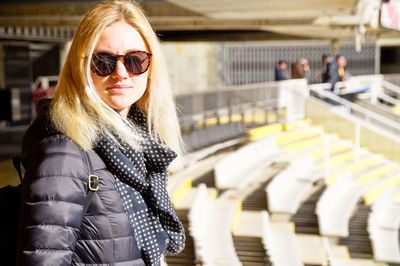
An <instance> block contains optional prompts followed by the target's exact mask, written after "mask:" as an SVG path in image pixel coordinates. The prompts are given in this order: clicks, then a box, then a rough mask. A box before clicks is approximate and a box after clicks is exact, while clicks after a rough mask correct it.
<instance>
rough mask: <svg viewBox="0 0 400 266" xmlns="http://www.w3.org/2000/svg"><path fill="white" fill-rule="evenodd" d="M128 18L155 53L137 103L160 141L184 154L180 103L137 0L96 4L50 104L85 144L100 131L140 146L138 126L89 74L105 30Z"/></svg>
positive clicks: (61, 124)
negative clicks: (98, 90)
mask: <svg viewBox="0 0 400 266" xmlns="http://www.w3.org/2000/svg"><path fill="white" fill-rule="evenodd" d="M121 20H124V21H125V22H127V23H128V24H130V25H131V26H132V27H134V28H135V29H136V30H137V31H138V32H139V33H140V34H141V36H142V38H143V40H144V42H145V44H146V46H147V47H148V49H149V51H150V52H151V53H152V54H153V56H152V62H151V67H150V70H149V71H150V72H149V76H148V81H147V88H146V91H145V93H144V95H143V96H142V97H141V98H140V99H139V100H138V101H137V102H136V103H135V105H136V106H137V107H138V108H139V109H140V110H141V111H142V112H144V113H145V115H146V116H147V129H148V131H149V133H150V134H151V136H152V137H153V138H154V139H155V140H156V141H158V142H165V144H166V145H167V146H168V147H170V148H171V149H173V150H174V151H175V152H176V153H178V154H182V151H183V145H182V138H181V133H180V127H179V123H178V119H177V114H176V107H175V103H174V100H173V96H172V91H171V85H170V82H169V78H168V75H167V69H166V64H165V62H164V58H163V55H162V52H161V48H160V44H159V41H158V38H157V36H156V34H155V33H154V31H153V29H152V27H151V25H150V23H149V22H148V19H147V18H146V16H145V14H144V12H143V11H142V10H141V8H140V7H139V5H138V4H137V3H135V2H131V1H125V0H117V1H107V2H104V3H101V4H99V5H97V6H95V7H94V8H93V9H92V10H91V11H89V12H88V13H87V14H86V16H85V17H84V18H83V20H82V21H81V23H80V24H79V26H78V28H77V30H76V33H75V35H74V38H73V40H72V44H71V47H70V50H69V52H68V55H67V58H66V61H65V64H64V67H63V69H62V71H61V74H60V78H59V82H58V85H57V87H56V91H55V95H54V99H53V101H52V105H51V119H52V121H53V123H54V124H55V126H56V128H57V129H58V130H60V131H61V132H63V133H64V134H66V135H67V136H69V137H70V138H71V139H72V140H73V141H75V142H76V143H77V144H78V145H79V146H80V147H82V148H83V149H85V150H87V149H90V148H92V147H93V146H94V145H95V143H96V141H97V140H98V137H99V135H100V133H104V134H106V135H108V136H109V137H111V138H112V139H114V140H115V136H116V137H118V138H120V139H122V140H124V141H126V142H127V143H128V144H129V145H130V146H131V147H134V148H140V147H139V145H138V142H139V141H141V137H140V135H139V134H138V133H137V131H136V127H135V126H134V125H133V124H132V123H130V122H129V121H128V120H127V119H125V118H124V117H122V116H120V115H119V114H118V113H117V112H116V111H114V110H112V109H111V108H110V107H109V106H108V105H106V104H105V103H104V102H103V101H102V100H101V99H100V97H99V96H98V95H97V93H96V90H95V88H94V85H93V81H92V79H91V75H90V58H91V55H92V53H93V51H94V48H95V46H96V43H97V41H98V40H99V37H100V35H101V34H102V32H103V30H104V29H105V28H106V27H107V26H110V25H111V24H113V23H115V22H118V21H121Z"/></svg>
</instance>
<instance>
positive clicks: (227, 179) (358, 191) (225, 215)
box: [190, 123, 399, 265]
mask: <svg viewBox="0 0 400 266" xmlns="http://www.w3.org/2000/svg"><path fill="white" fill-rule="evenodd" d="M268 127H269V129H268V128H264V129H263V130H259V132H260V131H263V135H264V136H263V137H264V138H260V136H258V137H255V136H252V134H251V132H250V135H251V139H253V140H254V142H251V143H249V144H247V145H245V146H243V147H242V148H240V149H239V150H236V151H235V152H233V153H228V154H227V155H226V156H225V157H224V158H223V159H221V160H219V161H218V162H217V163H216V164H215V166H214V178H215V185H216V188H217V189H222V190H228V191H229V190H232V191H240V190H241V189H244V188H245V187H248V186H249V184H250V185H251V184H252V183H254V182H255V180H256V179H257V178H259V177H260V173H261V172H260V171H261V169H265V167H266V166H267V165H273V164H274V163H276V162H279V161H285V160H286V161H287V162H289V164H288V167H286V168H285V169H284V170H283V171H281V172H280V173H279V174H278V175H276V176H274V178H272V180H271V181H270V182H269V183H268V184H266V185H265V187H264V189H265V194H266V199H267V203H268V204H267V205H268V211H270V213H271V214H275V213H286V214H290V215H294V214H295V213H296V212H298V211H299V209H300V206H301V204H302V203H303V202H304V201H305V199H306V198H307V197H309V196H310V193H312V191H313V190H315V184H316V182H319V181H324V182H325V184H326V185H325V186H326V189H325V190H324V191H323V192H322V195H321V196H320V197H319V198H318V199H317V200H318V203H317V207H316V208H315V210H314V211H315V212H316V214H317V217H318V225H319V234H320V236H324V237H329V236H333V237H334V238H333V239H335V238H337V237H346V236H348V234H349V232H348V228H349V220H350V217H352V215H353V214H354V210H355V208H356V206H357V204H358V203H359V200H360V199H364V201H365V202H367V199H368V204H374V203H375V202H376V199H377V198H378V197H379V195H381V194H382V193H383V191H384V190H385V188H387V187H390V186H396V185H397V184H398V183H399V181H398V178H397V179H394V178H395V177H394V176H393V172H394V171H395V170H396V169H397V168H396V165H393V164H388V163H387V162H386V161H385V160H380V159H379V158H376V157H374V156H373V155H372V154H370V153H368V152H366V151H357V152H356V151H354V150H352V146H351V144H349V143H343V141H340V140H338V139H337V138H336V137H334V136H324V137H321V134H320V133H322V132H320V130H319V129H318V128H317V127H310V126H308V125H304V124H302V123H295V124H293V125H287V127H286V129H289V130H286V131H283V129H284V127H282V126H281V125H280V126H277V125H271V126H268ZM321 139H322V140H323V141H322V142H321ZM327 140H329V145H327V143H326V141H327ZM326 148H328V150H326ZM377 162H378V163H377ZM325 166H329V170H328V171H326V168H325ZM249 173H250V174H249ZM251 173H257V174H251ZM323 177H324V178H323ZM395 181H396V182H395ZM372 192H373V193H372ZM371 195H373V196H371ZM220 197H221V196H220ZM220 200H221V199H220ZM217 201H218V198H217V200H216V202H217ZM198 202H202V204H200V203H198V204H197V205H195V204H193V205H192V208H194V210H195V209H196V208H199V207H200V208H204V209H205V210H206V209H209V211H212V213H213V217H214V218H216V219H212V218H210V220H209V221H212V223H213V224H218V225H220V226H222V227H223V228H224V229H223V230H221V229H219V230H218V232H219V233H221V234H222V232H223V234H222V235H218V237H219V238H220V239H224V241H225V242H226V243H225V245H228V246H229V248H228V249H221V250H222V251H223V252H227V253H226V256H228V255H227V254H228V253H229V254H231V255H229V256H230V258H233V260H234V262H230V263H233V264H231V265H236V264H235V263H237V259H238V257H237V255H235V254H233V253H234V247H233V244H232V241H233V240H232V237H231V236H230V237H229V235H230V228H231V227H232V224H234V223H235V222H234V220H235V219H234V215H233V214H232V213H234V210H235V208H234V207H233V206H235V204H231V205H230V206H231V207H228V208H225V210H224V208H218V207H217V206H218V204H215V203H214V204H215V205H214V207H210V205H207V204H204V199H203V200H198ZM195 206H197V207H195ZM228 210H229V211H228ZM203 211H204V210H203ZM214 211H216V212H217V213H218V214H222V215H218V214H217V213H214ZM396 212H397V211H396ZM210 213H211V212H209V213H207V216H203V217H204V218H203V219H198V217H200V216H199V215H197V216H193V217H197V219H195V218H193V219H191V221H193V223H194V224H193V227H191V228H192V229H193V230H192V229H191V230H190V231H191V233H192V235H193V237H194V239H195V243H196V242H197V241H200V242H199V243H203V244H197V245H198V246H202V245H206V243H207V241H210V239H212V238H213V237H214V235H213V234H215V233H217V232H215V231H214V230H210V231H212V232H213V233H212V234H211V235H209V236H204V235H203V236H201V237H200V238H199V239H197V238H196V237H195V236H196V235H197V236H198V235H201V234H204V232H207V230H206V231H201V230H200V231H199V230H197V233H196V230H195V229H194V228H198V229H199V228H203V229H204V228H207V227H208V226H211V225H210V224H209V223H208V222H207V221H206V220H208V219H209V218H207V217H209V215H210ZM203 215H205V214H204V213H203ZM267 215H268V214H267ZM217 217H218V218H217ZM371 217H373V215H372V214H371V215H370V219H371ZM218 221H220V223H219V222H218ZM201 223H202V225H199V224H201ZM190 224H191V223H190ZM195 224H197V225H195ZM372 225H373V224H372ZM372 225H371V228H376V227H373V226H372ZM191 226H192V225H191ZM222 227H221V228H222ZM268 230H269V231H268ZM268 230H267V233H266V234H267V235H268V236H269V237H266V238H265V241H267V242H268V241H270V242H268V243H269V244H267V242H265V249H266V256H268V257H269V258H270V260H271V261H272V260H274V261H276V265H280V264H279V263H282V261H283V260H284V259H285V258H284V256H283V255H279V254H280V253H279V252H278V251H273V250H274V248H273V247H277V246H279V247H280V249H277V250H285V251H286V254H289V253H288V252H293V255H291V256H290V258H294V259H296V258H297V259H298V258H299V255H298V253H299V252H298V246H297V245H296V244H295V243H296V241H298V240H296V239H297V236H296V235H294V234H284V235H280V234H278V233H276V232H274V230H272V229H271V228H270V229H268ZM371 230H372V229H371ZM373 230H374V232H380V234H382V232H381V231H382V230H381V231H379V230H376V229H373ZM398 230H399V225H396V227H394V228H393V232H397V234H398ZM199 232H202V233H199ZM370 236H371V243H373V242H374V241H375V240H373V239H378V238H377V237H376V236H375V235H374V234H373V233H370ZM395 237H396V236H395V235H394V236H392V238H393V239H394V238H395ZM271 239H277V240H275V242H274V241H272V240H271ZM279 239H280V240H279ZM271 241H272V242H271ZM376 241H377V240H376ZM221 242H222V241H221ZM397 245H398V240H397ZM195 246H196V244H195ZM206 246H207V245H206ZM377 247H379V245H378V246H377ZM214 248H217V247H216V246H214ZM205 249H207V248H205ZM378 250H379V249H378V248H374V256H375V259H377V260H384V261H388V262H390V261H393V258H390V259H389V257H386V258H384V259H382V256H381V257H379V255H378V254H379V253H378ZM196 252H200V254H202V253H201V252H202V251H201V249H200V250H198V251H197V248H196ZM274 252H276V253H274ZM217 253H218V252H217ZM206 254H208V255H206ZM210 254H211V255H210ZM232 254H233V255H232ZM295 254H297V255H295ZM202 256H203V257H204V258H202V261H207V260H208V259H207V258H206V257H209V258H215V257H216V256H217V254H214V253H213V252H211V251H210V252H206V253H204V250H203V255H202ZM280 256H282V258H280ZM286 259H287V258H286ZM297 259H296V260H297ZM217 261H218V260H215V261H214V263H217V264H214V265H220V264H219V263H222V262H217ZM329 261H330V262H331V263H332V265H333V264H336V263H338V260H337V257H335V256H332V257H330V258H329ZM297 262H298V261H297ZM297 262H292V264H290V265H297ZM334 262H335V263H334ZM293 263H294V264H293ZM221 265H224V264H223V263H222V264H221ZM281 265H285V264H281ZM286 265H289V264H286ZM299 265H300V264H299Z"/></svg>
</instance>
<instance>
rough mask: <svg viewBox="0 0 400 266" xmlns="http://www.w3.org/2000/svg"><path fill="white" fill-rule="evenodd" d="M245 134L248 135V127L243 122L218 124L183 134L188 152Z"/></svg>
mask: <svg viewBox="0 0 400 266" xmlns="http://www.w3.org/2000/svg"><path fill="white" fill-rule="evenodd" d="M244 136H246V129H245V127H244V125H243V122H230V123H226V124H217V125H214V126H210V127H206V128H202V129H198V130H193V131H191V132H190V133H187V134H183V135H182V137H183V141H184V143H185V146H186V149H187V151H188V152H193V151H196V150H199V149H202V148H206V147H208V146H211V145H214V144H217V143H221V142H224V141H228V140H231V139H236V138H240V137H244Z"/></svg>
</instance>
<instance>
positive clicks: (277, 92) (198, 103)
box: [175, 79, 309, 126]
mask: <svg viewBox="0 0 400 266" xmlns="http://www.w3.org/2000/svg"><path fill="white" fill-rule="evenodd" d="M308 95H309V92H308V87H307V82H306V80H303V79H298V80H287V81H281V82H267V83H259V84H251V85H240V86H230V87H224V88H220V89H218V90H213V91H203V92H194V93H190V94H182V95H177V96H176V97H175V100H176V103H177V105H178V108H179V110H180V114H181V116H180V119H181V123H182V126H187V125H192V124H194V123H196V121H199V120H203V119H207V118H210V117H214V118H221V117H222V116H228V117H229V118H230V117H231V116H232V115H235V114H241V115H243V116H244V114H245V113H248V112H252V111H260V110H261V111H271V110H272V111H276V112H278V111H284V112H282V113H283V117H280V118H279V119H280V121H282V122H288V121H293V120H296V119H300V118H303V117H304V116H305V107H306V99H307V98H308Z"/></svg>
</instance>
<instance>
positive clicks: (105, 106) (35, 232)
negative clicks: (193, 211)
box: [17, 1, 185, 265]
mask: <svg viewBox="0 0 400 266" xmlns="http://www.w3.org/2000/svg"><path fill="white" fill-rule="evenodd" d="M166 73H167V70H166V67H165V64H164V63H163V59H162V55H161V51H160V47H159V43H158V40H157V38H156V35H155V33H154V32H153V30H152V29H151V26H150V24H149V22H148V20H147V19H146V17H145V15H144V14H143V13H142V11H141V10H140V8H139V7H138V6H137V5H136V4H134V3H131V2H128V1H110V2H105V3H103V4H99V5H97V6H96V7H94V9H92V10H91V11H89V12H88V13H87V14H86V16H85V17H84V18H83V20H82V21H81V23H80V25H79V26H78V28H77V31H76V33H75V36H74V39H73V41H72V44H71V48H70V50H69V53H68V55H67V59H66V62H65V65H64V67H63V69H62V72H61V74H60V78H59V82H58V85H57V87H56V89H55V96H54V98H53V99H52V100H51V101H50V100H47V101H46V102H41V105H40V110H39V115H38V118H37V119H36V120H35V122H34V123H33V124H32V125H31V126H30V128H29V129H28V131H27V133H26V135H25V137H24V141H23V147H22V156H23V164H24V167H25V169H26V172H25V177H24V180H23V183H22V207H21V217H20V231H19V240H18V248H17V264H18V265H86V264H90V265H100V264H101V265H122V264H123V265H144V264H146V265H159V263H160V257H161V255H162V253H164V252H165V251H168V252H170V253H178V252H180V251H181V250H182V249H183V247H184V241H185V236H184V230H183V227H182V224H181V223H180V221H179V220H178V218H177V216H176V215H175V212H174V210H173V208H172V205H171V202H170V199H169V197H168V194H167V190H166V170H167V167H168V165H169V164H170V163H171V161H172V160H173V159H174V158H175V157H176V154H180V153H181V137H180V128H179V124H178V120H177V116H176V110H175V105H174V103H173V98H172V94H171V89H170V87H169V83H168V77H167V76H166ZM170 148H172V149H173V150H174V151H175V152H174V151H172V150H171V149H170ZM84 151H87V154H88V155H89V161H90V162H91V163H92V165H93V169H94V174H95V175H97V176H98V177H99V184H98V191H96V192H95V194H94V197H93V199H92V200H91V203H90V206H89V208H88V210H87V211H86V213H84V210H83V209H84V205H85V200H86V196H87V190H88V188H87V187H88V175H89V174H91V172H90V167H89V166H88V161H87V159H86V158H85V153H84Z"/></svg>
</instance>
